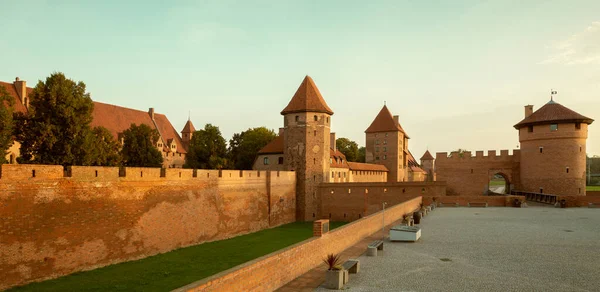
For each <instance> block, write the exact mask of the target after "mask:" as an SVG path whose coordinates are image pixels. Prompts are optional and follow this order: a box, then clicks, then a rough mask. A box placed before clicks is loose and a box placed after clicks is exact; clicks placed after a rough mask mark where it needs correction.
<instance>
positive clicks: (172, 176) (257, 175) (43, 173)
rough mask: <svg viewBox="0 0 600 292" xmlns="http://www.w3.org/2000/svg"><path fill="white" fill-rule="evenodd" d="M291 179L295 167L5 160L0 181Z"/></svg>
mask: <svg viewBox="0 0 600 292" xmlns="http://www.w3.org/2000/svg"><path fill="white" fill-rule="evenodd" d="M267 176H270V179H271V180H278V179H280V180H289V179H293V178H295V177H296V173H295V172H294V171H264V170H262V171H257V170H213V169H183V168H167V169H165V168H153V167H104V166H71V167H63V166H61V165H39V164H18V165H15V164H4V165H2V168H0V182H2V181H8V180H23V181H30V180H56V179H70V180H77V181H182V180H213V179H220V180H240V179H243V180H248V179H256V180H266V179H267Z"/></svg>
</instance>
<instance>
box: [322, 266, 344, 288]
mask: <svg viewBox="0 0 600 292" xmlns="http://www.w3.org/2000/svg"><path fill="white" fill-rule="evenodd" d="M342 287H344V270H327V272H326V274H325V288H327V289H335V290H339V289H342Z"/></svg>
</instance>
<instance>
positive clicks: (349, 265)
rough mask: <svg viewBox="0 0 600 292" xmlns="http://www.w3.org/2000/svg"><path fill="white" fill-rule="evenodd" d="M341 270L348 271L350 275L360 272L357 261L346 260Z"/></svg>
mask: <svg viewBox="0 0 600 292" xmlns="http://www.w3.org/2000/svg"><path fill="white" fill-rule="evenodd" d="M342 268H344V270H346V271H348V272H349V273H350V274H356V273H358V272H359V271H360V263H359V260H358V259H348V260H347V261H346V262H345V263H344V264H342Z"/></svg>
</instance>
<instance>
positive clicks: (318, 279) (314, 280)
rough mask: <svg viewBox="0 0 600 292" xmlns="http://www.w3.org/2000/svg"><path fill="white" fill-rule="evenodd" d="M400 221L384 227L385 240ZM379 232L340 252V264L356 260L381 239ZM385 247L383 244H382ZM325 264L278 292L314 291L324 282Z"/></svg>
mask: <svg viewBox="0 0 600 292" xmlns="http://www.w3.org/2000/svg"><path fill="white" fill-rule="evenodd" d="M401 222H402V220H398V221H396V222H394V223H392V224H390V225H388V226H386V228H385V231H386V238H387V237H388V235H389V233H388V232H389V230H390V228H391V227H392V226H396V225H398V224H400V223H401ZM381 237H382V236H381V231H378V232H376V233H374V234H372V235H371V236H369V237H365V238H363V239H362V240H361V241H359V242H358V243H357V244H355V245H353V246H351V247H349V248H347V249H346V250H344V251H343V252H342V263H343V262H345V261H346V260H347V259H351V258H358V257H359V256H361V255H362V254H364V253H366V252H367V245H368V244H369V243H371V242H372V241H374V240H378V239H381ZM384 245H385V244H384ZM381 252H385V248H384V249H383V251H379V253H381ZM326 269H327V268H326V267H325V264H321V265H318V266H317V267H316V268H314V269H312V270H310V271H308V272H307V273H305V274H304V275H302V276H300V277H298V278H296V279H295V280H293V281H291V282H289V283H287V284H286V285H285V286H283V287H281V288H279V289H277V290H276V291H278V292H291V291H314V290H315V288H317V287H319V286H320V285H321V284H323V282H325V270H326Z"/></svg>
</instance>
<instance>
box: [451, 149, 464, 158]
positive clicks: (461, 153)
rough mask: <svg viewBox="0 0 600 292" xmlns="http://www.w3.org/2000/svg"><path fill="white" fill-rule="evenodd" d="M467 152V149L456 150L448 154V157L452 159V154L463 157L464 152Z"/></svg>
mask: <svg viewBox="0 0 600 292" xmlns="http://www.w3.org/2000/svg"><path fill="white" fill-rule="evenodd" d="M468 151H469V150H467V149H462V148H458V150H456V151H452V152H450V154H448V157H452V154H454V153H458V157H463V156H464V155H465V152H468Z"/></svg>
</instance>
